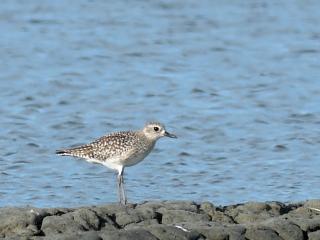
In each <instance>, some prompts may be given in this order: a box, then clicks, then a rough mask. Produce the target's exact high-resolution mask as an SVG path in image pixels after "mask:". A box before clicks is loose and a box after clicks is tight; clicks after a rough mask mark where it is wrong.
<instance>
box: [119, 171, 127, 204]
mask: <svg viewBox="0 0 320 240" xmlns="http://www.w3.org/2000/svg"><path fill="white" fill-rule="evenodd" d="M123 174H124V168H123V169H122V171H121V174H120V182H121V193H122V197H123V203H124V205H126V204H127V196H126V191H125V189H124V178H123Z"/></svg>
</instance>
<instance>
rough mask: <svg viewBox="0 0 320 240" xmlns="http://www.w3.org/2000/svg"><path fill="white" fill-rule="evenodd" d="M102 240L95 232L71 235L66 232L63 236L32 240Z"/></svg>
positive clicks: (57, 235) (34, 239)
mask: <svg viewBox="0 0 320 240" xmlns="http://www.w3.org/2000/svg"><path fill="white" fill-rule="evenodd" d="M40 239H43V240H75V239H77V240H102V238H101V237H100V236H99V235H98V232H96V231H88V232H79V233H72V232H67V233H63V234H56V235H49V236H46V237H43V238H33V239H32V240H40Z"/></svg>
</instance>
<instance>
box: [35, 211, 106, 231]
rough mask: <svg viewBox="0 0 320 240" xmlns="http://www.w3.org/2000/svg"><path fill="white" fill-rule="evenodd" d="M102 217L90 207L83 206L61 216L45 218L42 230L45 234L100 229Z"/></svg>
mask: <svg viewBox="0 0 320 240" xmlns="http://www.w3.org/2000/svg"><path fill="white" fill-rule="evenodd" d="M100 224H101V223H100V219H99V218H98V216H97V215H96V213H95V212H93V211H92V210H90V209H86V208H82V209H78V210H76V211H74V212H68V213H66V214H63V215H61V216H48V217H46V218H44V220H43V223H42V227H41V230H42V231H43V232H44V233H45V235H52V234H60V233H70V232H81V231H88V230H98V229H99V228H100Z"/></svg>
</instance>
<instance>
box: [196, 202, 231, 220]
mask: <svg viewBox="0 0 320 240" xmlns="http://www.w3.org/2000/svg"><path fill="white" fill-rule="evenodd" d="M200 213H206V214H208V215H209V216H210V217H211V221H213V222H220V223H235V222H234V221H233V219H232V217H230V216H228V215H227V214H225V213H224V212H223V210H222V209H220V208H216V207H215V206H214V205H213V204H212V203H209V202H204V203H202V204H201V205H200Z"/></svg>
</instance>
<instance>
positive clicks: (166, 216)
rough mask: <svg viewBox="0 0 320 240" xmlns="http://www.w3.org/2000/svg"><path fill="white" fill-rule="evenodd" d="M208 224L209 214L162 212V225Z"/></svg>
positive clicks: (176, 211)
mask: <svg viewBox="0 0 320 240" xmlns="http://www.w3.org/2000/svg"><path fill="white" fill-rule="evenodd" d="M199 221H200V222H208V221H210V217H209V215H208V214H199V213H195V212H189V211H184V210H162V224H172V223H182V222H199Z"/></svg>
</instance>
